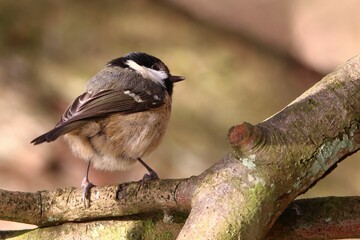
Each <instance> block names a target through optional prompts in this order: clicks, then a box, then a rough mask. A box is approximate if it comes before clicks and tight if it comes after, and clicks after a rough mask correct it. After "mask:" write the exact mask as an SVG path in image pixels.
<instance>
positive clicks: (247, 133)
mask: <svg viewBox="0 0 360 240" xmlns="http://www.w3.org/2000/svg"><path fill="white" fill-rule="evenodd" d="M228 141H229V143H230V146H231V147H232V148H233V150H234V151H235V153H236V155H237V156H238V155H243V154H248V153H250V152H252V153H253V152H254V151H256V149H258V148H261V147H262V146H263V144H264V142H265V134H264V131H263V129H262V128H260V127H259V126H254V125H251V124H250V123H247V122H244V123H243V124H240V125H237V126H233V127H231V128H230V129H229V133H228Z"/></svg>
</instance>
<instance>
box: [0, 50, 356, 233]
mask: <svg viewBox="0 0 360 240" xmlns="http://www.w3.org/2000/svg"><path fill="white" fill-rule="evenodd" d="M359 89H360V56H357V57H355V58H353V59H351V60H349V61H348V62H347V63H346V64H344V65H342V66H340V67H338V68H337V69H335V70H334V71H333V72H332V73H330V74H329V75H327V76H326V77H324V78H323V79H322V80H321V81H320V82H318V83H317V84H316V85H314V86H313V87H312V88H311V89H309V90H308V91H306V92H305V93H304V94H303V95H301V96H300V97H299V98H297V99H296V100H295V101H293V102H292V103H290V104H289V105H288V106H287V107H285V108H284V109H283V110H281V111H280V112H278V113H277V114H275V115H274V116H272V117H270V118H268V119H267V120H265V121H264V122H262V123H259V124H257V125H255V126H253V125H251V124H249V123H243V124H241V125H238V126H234V127H232V128H231V129H230V130H229V135H228V140H229V143H230V146H231V151H230V152H229V153H227V154H225V156H224V157H223V158H222V159H221V160H220V161H219V162H218V163H216V164H215V165H213V166H212V167H211V168H209V169H208V170H206V171H204V172H203V173H202V174H201V175H199V176H195V177H191V178H189V179H179V180H159V181H151V182H146V183H129V184H122V185H120V186H108V187H103V188H94V189H92V191H91V194H92V195H91V199H92V202H91V206H90V207H89V208H85V206H84V205H83V204H82V201H81V192H80V190H79V189H74V188H69V189H59V190H57V191H49V192H46V191H42V192H38V193H35V194H30V193H8V192H5V191H2V192H0V195H1V196H0V201H1V203H0V206H1V207H0V219H5V220H11V221H20V222H26V223H32V224H36V225H38V226H52V227H51V228H57V231H59V229H58V228H61V226H63V227H64V228H65V227H68V226H71V223H68V222H72V221H76V222H84V221H86V222H87V223H83V224H96V223H97V222H96V221H98V220H99V219H100V220H104V219H112V222H114V224H121V222H122V221H120V222H119V221H113V219H114V218H116V219H117V218H119V217H120V216H134V215H136V216H140V219H142V218H144V219H146V218H147V217H149V214H150V216H158V215H157V214H155V215H151V214H154V213H159V212H164V213H165V216H166V219H167V221H170V222H171V216H172V215H171V213H172V212H184V213H187V212H189V216H188V218H187V219H186V221H185V224H184V226H183V227H182V229H181V231H180V233H179V235H178V237H177V239H180V240H181V239H186V240H187V239H234V238H239V239H263V238H265V237H266V236H268V238H269V239H271V237H272V236H274V235H272V234H274V233H273V232H270V233H269V235H267V234H268V232H269V230H270V229H271V227H272V226H273V224H274V222H275V221H276V219H278V217H279V216H280V214H281V213H282V212H283V211H284V210H285V209H286V207H287V206H288V205H289V204H290V203H291V202H292V201H293V200H294V198H296V197H297V196H298V195H299V194H301V193H303V192H304V191H306V190H307V189H308V188H309V187H311V186H312V185H314V184H315V183H316V182H317V181H318V180H319V179H320V178H321V177H324V176H325V175H326V174H328V173H329V172H330V171H331V170H332V169H333V168H334V167H335V166H336V164H337V163H338V162H339V161H341V160H343V159H344V158H345V157H347V156H348V155H350V154H352V153H354V152H356V151H357V150H358V149H359V147H360V134H359V133H360V132H359V116H360V115H359V113H360V102H359V101H360V91H359ZM8 194H11V195H10V196H8ZM23 197H24V198H25V199H26V200H25V202H24V199H23ZM4 199H5V200H4ZM139 214H140V215H139ZM174 216H178V215H177V214H175V215H174ZM299 216H302V214H300V215H299ZM121 219H122V218H121ZM133 221H135V220H133V219H132V220H131V222H133ZM136 221H139V219H137V220H136ZM146 221H147V220H144V222H146ZM279 221H280V220H279ZM109 222H110V221H106V223H109ZM144 222H143V223H144ZM61 223H66V224H62V225H61V226H54V225H57V224H61ZM99 223H100V222H99ZM122 223H126V221H123V222H122ZM101 224H105V223H104V221H102V222H101ZM76 226H80V225H74V226H71V227H76ZM102 226H104V227H106V226H107V225H106V224H105V225H102ZM276 226H278V225H276ZM51 228H46V230H49V229H51ZM106 228H107V227H106ZM109 228H110V227H109ZM85 229H86V231H89V228H88V227H85ZM34 231H38V233H39V232H41V231H42V230H40V229H38V230H34ZM38 233H37V234H38ZM275 233H276V231H275ZM74 234H75V233H74ZM114 234H115V233H114ZM116 234H119V233H116ZM126 236H127V235H126ZM294 239H295V238H294Z"/></svg>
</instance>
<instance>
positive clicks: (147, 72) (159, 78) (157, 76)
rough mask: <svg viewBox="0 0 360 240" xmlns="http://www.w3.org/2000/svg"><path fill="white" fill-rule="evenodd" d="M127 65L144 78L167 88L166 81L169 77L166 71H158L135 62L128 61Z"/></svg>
mask: <svg viewBox="0 0 360 240" xmlns="http://www.w3.org/2000/svg"><path fill="white" fill-rule="evenodd" d="M126 64H127V65H128V66H129V67H131V68H132V69H134V70H135V71H137V72H138V73H140V74H141V75H142V76H143V77H144V78H147V79H150V80H151V81H154V82H156V83H159V84H161V85H163V86H165V83H164V80H165V79H166V78H168V75H167V74H166V72H164V71H156V70H154V69H151V68H147V67H143V66H140V65H139V64H137V63H136V62H134V61H133V60H128V61H127V62H126Z"/></svg>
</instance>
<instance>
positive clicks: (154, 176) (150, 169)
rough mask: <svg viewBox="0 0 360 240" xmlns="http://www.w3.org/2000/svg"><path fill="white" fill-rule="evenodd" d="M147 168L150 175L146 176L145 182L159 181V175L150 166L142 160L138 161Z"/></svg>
mask: <svg viewBox="0 0 360 240" xmlns="http://www.w3.org/2000/svg"><path fill="white" fill-rule="evenodd" d="M137 160H138V161H139V162H140V163H141V164H142V165H143V166H144V167H145V168H146V170H148V172H149V174H145V175H144V177H143V179H142V180H143V181H148V180H156V179H159V176H158V175H157V173H156V172H155V171H154V170H153V169H152V168H151V167H149V165H147V164H146V163H145V162H144V161H143V160H142V159H141V158H138V159H137Z"/></svg>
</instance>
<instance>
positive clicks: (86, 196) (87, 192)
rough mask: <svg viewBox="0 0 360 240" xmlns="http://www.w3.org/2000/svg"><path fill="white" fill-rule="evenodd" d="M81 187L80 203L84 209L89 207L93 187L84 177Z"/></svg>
mask: <svg viewBox="0 0 360 240" xmlns="http://www.w3.org/2000/svg"><path fill="white" fill-rule="evenodd" d="M81 187H82V188H83V193H82V198H81V199H82V201H83V202H84V205H85V207H90V197H91V188H93V187H95V185H94V184H92V183H91V182H90V181H89V179H88V178H86V177H84V179H83V181H82V183H81Z"/></svg>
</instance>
